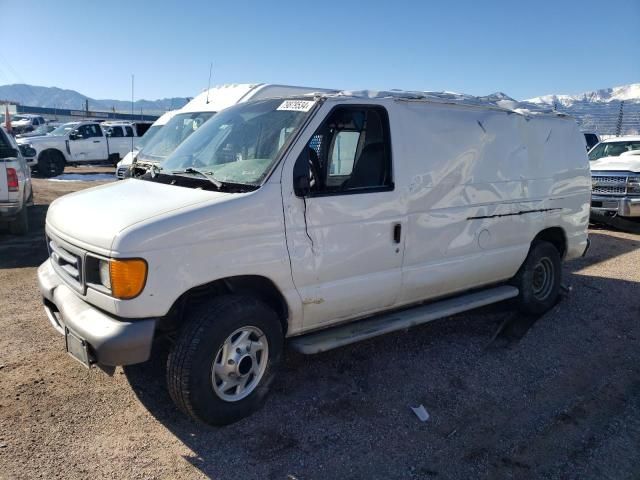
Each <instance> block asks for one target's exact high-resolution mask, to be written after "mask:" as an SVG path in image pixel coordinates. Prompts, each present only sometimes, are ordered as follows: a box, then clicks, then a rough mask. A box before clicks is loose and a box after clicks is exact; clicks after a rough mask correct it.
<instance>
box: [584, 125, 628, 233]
mask: <svg viewBox="0 0 640 480" xmlns="http://www.w3.org/2000/svg"><path fill="white" fill-rule="evenodd" d="M589 159H590V160H591V162H590V163H591V182H592V196H591V215H592V219H593V220H594V221H596V222H597V221H600V220H607V218H612V217H620V218H622V219H626V220H630V221H636V222H637V221H640V136H627V137H616V138H611V139H609V140H604V141H603V142H601V143H599V144H598V145H597V146H596V147H595V148H594V149H593V150H591V152H589Z"/></svg>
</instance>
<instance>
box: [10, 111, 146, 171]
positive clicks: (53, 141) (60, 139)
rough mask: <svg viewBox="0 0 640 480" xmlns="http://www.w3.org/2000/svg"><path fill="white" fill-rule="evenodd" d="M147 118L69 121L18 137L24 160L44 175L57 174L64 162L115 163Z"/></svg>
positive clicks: (126, 150) (135, 138)
mask: <svg viewBox="0 0 640 480" xmlns="http://www.w3.org/2000/svg"><path fill="white" fill-rule="evenodd" d="M148 127H149V122H140V123H124V122H103V123H99V122H94V121H83V122H69V123H65V124H63V125H60V126H59V127H58V128H56V129H55V130H53V131H52V132H50V133H49V134H47V135H44V136H39V137H29V138H20V139H18V144H19V145H20V148H21V150H22V152H23V154H24V155H25V156H26V157H27V163H28V164H29V165H30V166H32V167H37V169H38V173H40V175H42V176H45V177H54V176H57V175H60V174H61V173H62V171H63V170H64V167H65V165H68V164H71V165H77V164H82V163H104V162H109V163H111V164H112V165H115V164H116V163H117V162H118V161H119V160H120V159H121V158H122V157H124V156H125V155H126V154H127V153H129V152H130V151H131V150H132V149H133V147H134V145H135V143H136V141H137V138H138V137H139V136H140V133H139V132H141V131H146V130H147V129H148Z"/></svg>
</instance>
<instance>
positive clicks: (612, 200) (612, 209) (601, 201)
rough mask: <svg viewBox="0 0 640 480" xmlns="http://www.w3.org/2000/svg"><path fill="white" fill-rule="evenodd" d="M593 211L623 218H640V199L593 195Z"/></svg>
mask: <svg viewBox="0 0 640 480" xmlns="http://www.w3.org/2000/svg"><path fill="white" fill-rule="evenodd" d="M591 211H592V212H595V213H600V214H605V215H606V214H609V215H613V214H617V215H620V216H621V217H640V197H614V196H604V195H592V196H591Z"/></svg>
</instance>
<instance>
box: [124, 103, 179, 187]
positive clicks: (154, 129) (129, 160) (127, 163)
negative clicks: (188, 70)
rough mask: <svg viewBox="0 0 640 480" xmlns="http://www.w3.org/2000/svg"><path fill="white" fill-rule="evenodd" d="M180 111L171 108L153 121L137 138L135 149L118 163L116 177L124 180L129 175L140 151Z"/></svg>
mask: <svg viewBox="0 0 640 480" xmlns="http://www.w3.org/2000/svg"><path fill="white" fill-rule="evenodd" d="M176 113H178V110H170V111H168V112H165V113H163V114H162V115H160V117H158V119H157V120H156V121H155V122H153V124H152V125H151V126H150V127H149V129H148V130H147V131H146V132H145V133H144V134H143V135H142V136H141V137H138V138H136V140H137V141H136V142H135V144H134V145H133V150H131V151H130V152H129V153H127V154H126V155H125V156H124V158H123V159H122V160H120V161H119V162H118V163H117V164H116V178H118V179H119V180H122V179H123V178H126V177H128V176H129V175H128V174H129V169H130V168H131V165H132V164H133V161H134V160H135V158H136V157H137V155H138V152H139V151H140V150H142V149H143V148H144V146H145V145H146V143H147V142H148V141H149V140H151V138H152V137H153V136H154V135H155V134H156V133H158V131H159V130H160V129H161V128H162V127H163V126H165V125H166V124H167V122H168V121H169V120H171V119H172V118H173V116H174V115H175V114H176Z"/></svg>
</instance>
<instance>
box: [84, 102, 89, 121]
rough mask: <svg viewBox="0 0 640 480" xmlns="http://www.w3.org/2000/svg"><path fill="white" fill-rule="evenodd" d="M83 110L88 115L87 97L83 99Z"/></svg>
mask: <svg viewBox="0 0 640 480" xmlns="http://www.w3.org/2000/svg"><path fill="white" fill-rule="evenodd" d="M84 111H85V113H86V115H87V117H88V116H89V99H88V98H85V99H84Z"/></svg>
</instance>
